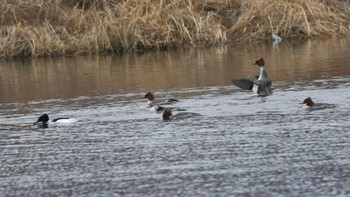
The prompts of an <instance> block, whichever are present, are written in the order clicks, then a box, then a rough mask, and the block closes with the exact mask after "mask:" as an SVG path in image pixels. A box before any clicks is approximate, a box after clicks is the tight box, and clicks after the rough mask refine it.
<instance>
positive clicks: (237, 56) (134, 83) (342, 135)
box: [0, 38, 350, 196]
mask: <svg viewBox="0 0 350 197" xmlns="http://www.w3.org/2000/svg"><path fill="white" fill-rule="evenodd" d="M349 46H350V40H349V38H334V39H327V40H310V41H305V42H302V41H291V42H282V43H281V44H280V45H274V44H272V43H261V44H256V45H243V46H242V45H237V46H230V45H225V46H217V47H212V48H203V49H184V50H177V51H160V52H146V53H132V54H124V55H114V56H99V57H91V56H88V57H65V58H57V59H36V60H31V61H29V60H13V61H2V62H0V153H1V157H0V162H1V164H0V196H349V195H350V187H349V185H350V158H349V157H350V132H349V127H350V121H349V120H350V113H349V112H350V102H349V99H350V65H349V61H348V59H349V57H350V55H349V54H350V47H349ZM260 57H264V58H265V61H266V65H267V69H268V74H269V77H270V78H271V80H272V81H273V88H274V94H273V95H272V96H269V97H259V96H256V95H255V94H254V93H252V92H250V91H244V90H240V89H238V88H236V87H235V86H233V85H231V84H230V80H231V79H238V78H243V77H247V76H251V75H256V74H258V72H259V69H258V67H257V66H254V65H252V64H253V63H254V62H255V60H257V59H259V58H260ZM148 91H153V92H155V94H156V96H157V97H159V98H166V97H170V96H171V97H176V98H178V99H180V102H178V103H177V104H175V106H176V107H180V108H182V109H186V110H187V111H188V112H195V113H199V114H200V116H195V117H190V118H188V119H178V120H173V121H163V120H162V118H161V114H156V113H154V112H151V111H150V110H149V108H147V105H146V100H144V99H143V98H142V97H143V96H144V95H145V93H146V92H148ZM309 96H311V97H312V98H313V100H314V101H315V102H322V103H332V104H336V108H331V109H324V110H315V111H310V110H307V109H306V106H303V105H301V104H299V103H300V102H302V101H303V100H304V99H305V98H306V97H309ZM44 113H47V114H49V116H50V118H52V119H53V118H58V117H71V118H73V119H75V120H76V121H74V122H69V123H67V122H66V123H62V124H61V123H50V124H49V126H48V128H39V127H37V126H33V124H32V123H33V122H34V121H36V119H37V118H38V116H40V115H41V114H44ZM175 113H176V112H175Z"/></svg>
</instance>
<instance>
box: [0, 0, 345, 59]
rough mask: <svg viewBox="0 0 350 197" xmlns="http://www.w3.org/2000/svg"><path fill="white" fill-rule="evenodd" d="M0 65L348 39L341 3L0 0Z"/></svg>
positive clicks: (289, 0)
mask: <svg viewBox="0 0 350 197" xmlns="http://www.w3.org/2000/svg"><path fill="white" fill-rule="evenodd" d="M0 12H1V15H0V17H1V18H0V19H1V20H0V58H4V57H18V56H31V57H38V56H56V55H70V54H92V53H108V52H117V51H130V50H132V51H134V50H144V49H163V48H169V47H170V48H173V47H184V46H204V45H213V44H218V43H228V42H236V43H237V42H255V41H259V40H268V39H271V36H272V34H277V35H279V36H281V37H283V38H292V37H294V38H308V37H315V36H330V35H337V34H342V33H347V32H349V23H350V5H349V4H348V3H347V1H344V0H198V1H192V0H142V1H141V0H100V1H98V0H4V1H2V3H1V5H0Z"/></svg>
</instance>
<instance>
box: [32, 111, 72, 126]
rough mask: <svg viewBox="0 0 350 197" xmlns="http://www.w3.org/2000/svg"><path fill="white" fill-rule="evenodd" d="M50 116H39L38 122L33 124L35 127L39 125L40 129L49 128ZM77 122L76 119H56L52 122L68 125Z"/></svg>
mask: <svg viewBox="0 0 350 197" xmlns="http://www.w3.org/2000/svg"><path fill="white" fill-rule="evenodd" d="M49 120H50V118H49V115H47V114H43V115H41V116H39V118H38V120H37V121H36V122H34V123H33V125H37V126H39V127H42V128H47V127H48V123H49ZM75 121H76V120H74V119H70V118H55V119H53V120H52V121H51V122H57V123H58V122H60V123H64V122H65V123H67V122H75Z"/></svg>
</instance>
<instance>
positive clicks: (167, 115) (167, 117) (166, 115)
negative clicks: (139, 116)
mask: <svg viewBox="0 0 350 197" xmlns="http://www.w3.org/2000/svg"><path fill="white" fill-rule="evenodd" d="M172 115H173V114H172V113H171V109H170V108H165V110H164V113H163V120H170V119H171V116H172Z"/></svg>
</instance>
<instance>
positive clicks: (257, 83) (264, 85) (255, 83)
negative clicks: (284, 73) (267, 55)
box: [231, 58, 273, 96]
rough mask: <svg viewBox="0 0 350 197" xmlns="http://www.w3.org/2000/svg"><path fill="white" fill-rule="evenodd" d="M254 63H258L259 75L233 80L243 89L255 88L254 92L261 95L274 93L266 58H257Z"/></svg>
mask: <svg viewBox="0 0 350 197" xmlns="http://www.w3.org/2000/svg"><path fill="white" fill-rule="evenodd" d="M254 65H257V66H259V68H260V75H259V76H255V77H250V78H244V79H238V80H231V82H232V83H233V84H234V85H236V86H237V87H239V88H241V89H244V90H253V92H255V93H257V94H258V95H259V96H270V95H272V94H273V90H272V88H271V85H272V83H271V80H270V79H269V78H268V76H267V71H266V68H265V61H264V58H260V59H258V60H256V62H255V63H254Z"/></svg>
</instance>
